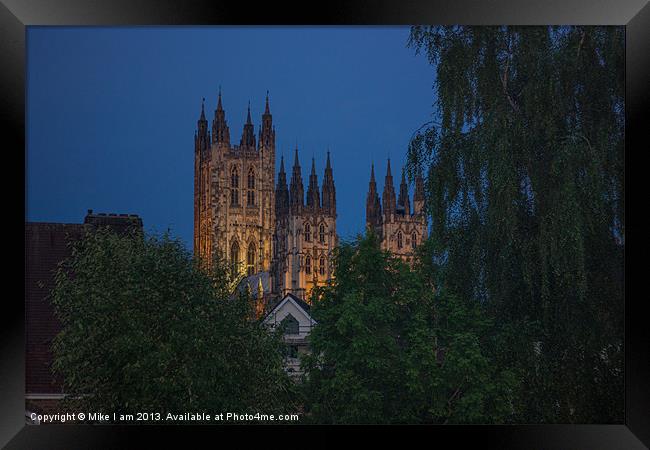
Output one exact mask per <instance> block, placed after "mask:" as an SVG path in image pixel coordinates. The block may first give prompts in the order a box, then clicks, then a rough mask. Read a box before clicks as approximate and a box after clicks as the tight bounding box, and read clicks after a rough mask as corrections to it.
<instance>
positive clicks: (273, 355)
mask: <svg viewBox="0 0 650 450" xmlns="http://www.w3.org/2000/svg"><path fill="white" fill-rule="evenodd" d="M224 267H225V266H224V265H223V264H220V263H219V262H218V261H217V263H215V264H214V265H213V270H212V271H211V272H206V271H204V270H200V269H198V267H197V264H196V263H195V261H194V260H193V259H192V257H191V255H190V254H189V253H188V252H187V250H185V248H184V247H183V245H182V244H181V243H180V242H179V241H178V240H175V239H172V238H171V237H170V236H169V235H163V236H155V235H152V236H146V237H143V236H142V235H133V236H131V235H127V236H121V235H117V234H115V233H112V232H110V231H109V230H107V229H99V230H97V231H93V232H88V234H86V236H85V237H84V238H83V239H82V240H81V241H79V242H78V243H77V244H76V245H75V247H74V249H73V253H72V257H71V258H70V259H69V260H67V261H66V262H65V263H64V264H62V265H61V266H60V268H59V270H58V273H57V274H56V285H55V289H54V305H55V308H56V312H57V315H58V317H59V318H60V319H61V322H62V326H63V329H62V331H61V333H60V334H59V335H58V336H57V338H56V340H55V343H54V353H55V363H54V368H55V370H56V371H57V372H58V373H59V374H61V375H62V378H63V380H64V386H65V387H64V388H65V392H66V393H67V394H68V401H69V402H71V403H72V404H75V405H85V406H88V407H92V408H94V410H96V411H105V412H109V413H110V412H117V413H134V412H142V411H149V412H159V413H161V414H163V415H164V414H165V413H167V412H171V413H178V412H184V411H188V410H191V411H197V412H198V411H205V412H208V413H210V412H215V411H236V412H252V413H254V412H261V413H267V414H269V413H273V412H276V413H284V412H295V405H293V404H292V403H291V402H292V394H291V391H292V389H293V387H292V385H291V382H290V381H289V379H288V378H287V376H286V375H285V373H284V370H283V365H282V343H281V340H280V337H279V336H277V335H276V334H273V333H271V332H269V330H266V329H264V328H263V327H261V326H260V325H259V323H257V322H256V321H254V320H251V313H252V312H251V304H250V302H248V301H247V299H246V298H242V297H237V296H233V295H232V280H231V279H229V276H228V271H227V270H225V269H224Z"/></svg>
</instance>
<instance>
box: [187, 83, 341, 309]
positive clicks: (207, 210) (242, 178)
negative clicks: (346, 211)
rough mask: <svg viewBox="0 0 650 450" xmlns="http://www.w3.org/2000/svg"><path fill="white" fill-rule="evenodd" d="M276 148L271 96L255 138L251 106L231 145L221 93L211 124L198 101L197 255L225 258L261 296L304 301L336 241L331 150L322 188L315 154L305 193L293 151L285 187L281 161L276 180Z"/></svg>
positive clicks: (327, 270) (326, 267)
mask: <svg viewBox="0 0 650 450" xmlns="http://www.w3.org/2000/svg"><path fill="white" fill-rule="evenodd" d="M275 150H276V148H275V127H274V126H273V117H272V115H271V111H270V107H269V98H268V93H267V96H266V104H265V109H264V113H263V114H262V122H261V126H260V128H259V132H258V134H257V137H256V136H255V131H254V126H253V122H252V119H251V112H250V104H249V107H248V115H247V118H246V123H245V124H244V128H243V130H242V134H241V139H240V140H239V145H233V144H231V142H230V130H229V128H228V123H227V121H226V113H225V110H224V108H223V103H222V98H221V92H219V96H218V100H217V108H216V110H215V111H214V118H213V119H212V126H211V128H209V126H208V121H207V119H206V116H205V105H204V104H202V105H201V115H200V117H199V120H198V122H197V130H196V132H195V135H194V254H195V255H197V256H198V257H199V259H200V260H201V261H203V262H204V263H205V264H208V265H209V264H211V261H212V260H213V258H214V257H219V258H222V259H225V260H226V261H227V262H228V264H229V265H230V266H231V267H233V268H234V269H235V270H236V271H237V272H239V273H241V274H242V275H246V276H247V277H248V278H249V279H251V278H256V280H257V282H256V284H255V285H254V286H252V288H253V289H257V290H258V292H259V294H258V297H259V296H262V295H264V297H265V298H266V297H267V296H269V297H277V296H284V295H285V294H288V293H291V294H294V295H296V296H298V297H300V298H303V299H305V300H307V299H308V298H309V295H310V293H311V290H312V289H313V288H314V287H315V286H322V285H325V284H326V282H327V280H328V279H329V278H331V276H332V265H331V255H332V250H333V249H334V248H335V247H336V245H337V234H336V189H335V187H334V175H333V170H332V165H331V162H330V155H329V152H328V154H327V163H326V168H325V173H324V174H323V181H322V186H319V184H318V175H317V174H316V169H315V161H314V160H313V159H312V161H311V172H310V174H309V180H308V185H307V192H306V196H305V191H304V185H303V179H302V172H301V166H300V162H299V155H298V149H297V148H296V150H295V156H294V162H293V167H292V168H291V180H290V182H289V184H287V174H286V173H285V168H284V160H283V159H281V161H280V170H279V173H278V176H277V184H276V183H275ZM259 303H260V302H259V301H258V304H259Z"/></svg>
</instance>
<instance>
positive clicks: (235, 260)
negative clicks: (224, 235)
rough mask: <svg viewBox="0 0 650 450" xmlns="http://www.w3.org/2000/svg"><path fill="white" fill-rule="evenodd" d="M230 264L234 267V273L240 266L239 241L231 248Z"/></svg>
mask: <svg viewBox="0 0 650 450" xmlns="http://www.w3.org/2000/svg"><path fill="white" fill-rule="evenodd" d="M230 264H231V265H232V270H233V272H235V271H237V266H238V265H239V244H238V243H237V241H235V242H233V243H232V245H231V246H230Z"/></svg>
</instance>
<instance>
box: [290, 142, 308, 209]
mask: <svg viewBox="0 0 650 450" xmlns="http://www.w3.org/2000/svg"><path fill="white" fill-rule="evenodd" d="M289 203H290V206H291V211H292V212H294V213H299V212H301V211H302V208H303V206H304V189H303V186H302V174H301V172H300V163H299V162H298V146H296V157H295V159H294V163H293V170H292V173H291V186H290V187H289Z"/></svg>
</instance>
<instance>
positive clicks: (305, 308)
mask: <svg viewBox="0 0 650 450" xmlns="http://www.w3.org/2000/svg"><path fill="white" fill-rule="evenodd" d="M287 297H291V299H293V301H295V302H296V304H297V305H298V306H300V307H301V308H302V309H303V311H305V312H306V313H307V315H309V310H310V308H311V306H310V305H309V303H307V302H305V301H304V300H302V299H301V298H300V297H297V296H295V295H294V294H292V293H288V294H286V295H285V296H284V297H280V298H278V300H277V302H276V303H275V305H273V307H272V308H270V309H269V312H268V313H266V315H265V316H264V317H265V318H266V317H268V316H270V315H271V314H273V312H274V311H275V309H276V308H277V307H278V306H280V303H282V302H283V301H284V299H285V298H287Z"/></svg>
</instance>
